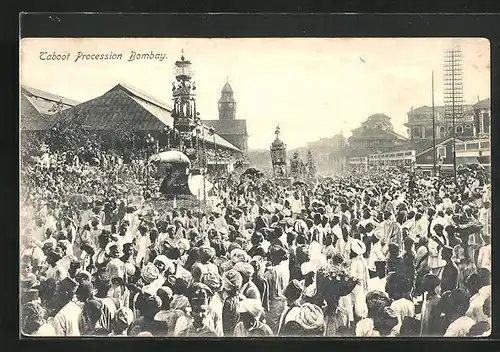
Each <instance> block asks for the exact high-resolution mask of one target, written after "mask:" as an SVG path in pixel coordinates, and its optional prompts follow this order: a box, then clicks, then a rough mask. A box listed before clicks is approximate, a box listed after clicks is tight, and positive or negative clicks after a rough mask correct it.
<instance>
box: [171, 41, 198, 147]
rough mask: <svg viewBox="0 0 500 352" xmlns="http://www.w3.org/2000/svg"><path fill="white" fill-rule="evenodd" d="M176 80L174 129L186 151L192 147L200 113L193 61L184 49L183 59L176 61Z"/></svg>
mask: <svg viewBox="0 0 500 352" xmlns="http://www.w3.org/2000/svg"><path fill="white" fill-rule="evenodd" d="M174 76H175V80H174V82H173V83H172V93H173V94H172V99H173V103H174V104H173V109H172V118H173V120H174V130H176V132H178V134H179V137H180V138H179V146H178V147H179V149H180V150H181V151H186V150H187V149H192V148H193V147H194V146H193V145H192V132H193V130H194V129H195V127H196V125H197V123H198V120H199V118H198V115H199V114H198V113H197V112H196V96H195V93H194V91H195V90H196V85H195V82H194V81H193V82H192V81H191V80H192V78H193V69H192V68H191V61H188V60H186V59H185V58H184V50H183V51H182V54H181V59H180V60H179V61H176V62H175V66H174Z"/></svg>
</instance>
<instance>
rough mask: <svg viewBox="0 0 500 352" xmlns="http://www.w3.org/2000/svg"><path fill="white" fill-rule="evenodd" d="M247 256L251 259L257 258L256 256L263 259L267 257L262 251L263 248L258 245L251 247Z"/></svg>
mask: <svg viewBox="0 0 500 352" xmlns="http://www.w3.org/2000/svg"><path fill="white" fill-rule="evenodd" d="M248 255H249V256H250V257H252V258H253V257H255V256H258V255H259V256H261V257H263V258H265V257H266V256H267V253H266V251H265V250H264V248H262V247H261V246H260V245H258V246H253V247H252V248H250V249H249V250H248Z"/></svg>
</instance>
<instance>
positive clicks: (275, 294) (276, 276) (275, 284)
mask: <svg viewBox="0 0 500 352" xmlns="http://www.w3.org/2000/svg"><path fill="white" fill-rule="evenodd" d="M264 279H266V280H267V282H268V284H269V312H268V313H267V314H266V321H267V324H268V325H269V327H270V328H271V329H272V330H273V332H274V333H276V332H277V331H278V327H279V320H280V317H281V314H282V313H283V311H284V310H285V308H286V298H285V296H284V292H285V288H286V287H287V285H288V281H289V280H290V271H289V269H288V267H284V266H283V265H282V264H280V265H276V266H274V267H271V268H269V269H268V270H267V271H266V272H265V273H264Z"/></svg>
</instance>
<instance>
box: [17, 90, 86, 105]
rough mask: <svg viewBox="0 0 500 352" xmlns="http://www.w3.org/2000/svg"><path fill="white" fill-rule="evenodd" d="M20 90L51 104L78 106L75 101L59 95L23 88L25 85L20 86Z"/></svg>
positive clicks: (77, 102)
mask: <svg viewBox="0 0 500 352" xmlns="http://www.w3.org/2000/svg"><path fill="white" fill-rule="evenodd" d="M22 89H25V90H26V91H28V93H29V94H31V95H33V96H35V97H40V98H43V99H46V100H50V101H52V102H62V103H63V104H65V105H70V106H75V105H78V104H80V102H79V101H76V100H73V99H69V98H66V97H62V96H60V95H56V94H52V93H49V92H46V91H43V90H40V89H36V88H32V87H28V86H25V85H22V86H21V90H22Z"/></svg>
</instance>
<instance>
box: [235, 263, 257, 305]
mask: <svg viewBox="0 0 500 352" xmlns="http://www.w3.org/2000/svg"><path fill="white" fill-rule="evenodd" d="M233 269H234V270H236V271H237V272H239V273H240V275H241V277H242V280H243V281H242V283H243V284H242V287H241V295H242V297H246V298H251V299H258V300H259V301H260V300H261V297H260V292H259V290H258V288H257V286H255V284H254V283H253V281H252V277H253V274H254V268H253V266H252V264H250V263H243V262H239V263H236V264H235V265H234V267H233Z"/></svg>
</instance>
